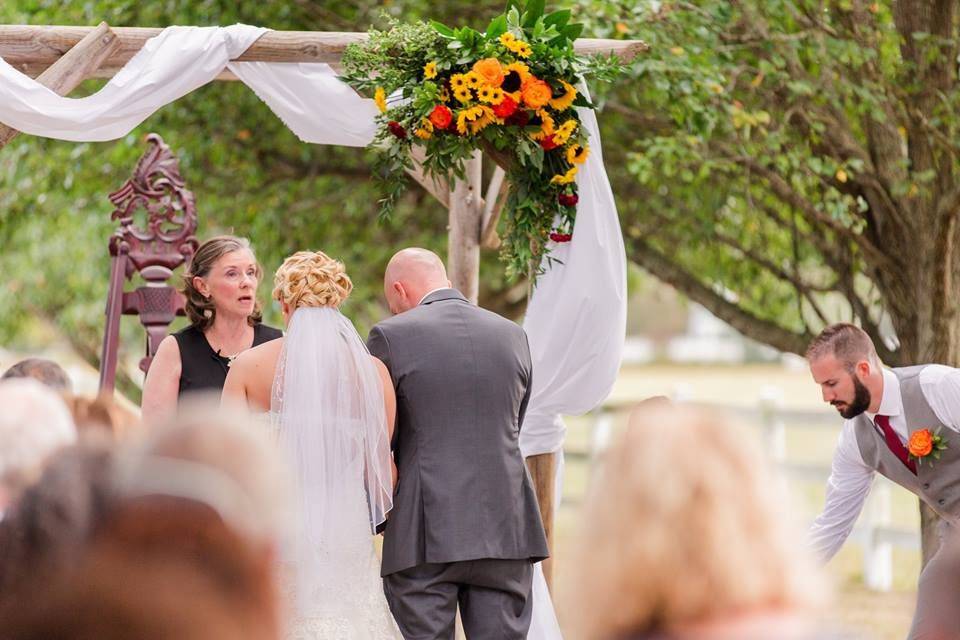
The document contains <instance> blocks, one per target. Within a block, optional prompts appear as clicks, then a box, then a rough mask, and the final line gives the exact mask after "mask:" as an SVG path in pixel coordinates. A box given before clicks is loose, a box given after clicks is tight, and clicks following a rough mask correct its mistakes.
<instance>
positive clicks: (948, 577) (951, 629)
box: [908, 520, 960, 640]
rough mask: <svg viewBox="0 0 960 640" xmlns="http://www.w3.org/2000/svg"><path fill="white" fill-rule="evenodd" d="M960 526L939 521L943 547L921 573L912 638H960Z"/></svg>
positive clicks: (945, 639)
mask: <svg viewBox="0 0 960 640" xmlns="http://www.w3.org/2000/svg"><path fill="white" fill-rule="evenodd" d="M958 527H960V525H958V524H950V523H948V522H947V521H945V520H941V522H940V529H939V533H940V548H939V549H937V552H936V553H935V554H933V557H932V558H930V561H929V562H927V566H926V567H924V568H923V571H922V572H921V573H920V583H919V584H918V585H917V610H916V613H914V616H913V626H912V627H911V628H910V635H909V636H908V639H909V640H957V639H960V528H958Z"/></svg>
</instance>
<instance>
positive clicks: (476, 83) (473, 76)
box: [463, 71, 484, 89]
mask: <svg viewBox="0 0 960 640" xmlns="http://www.w3.org/2000/svg"><path fill="white" fill-rule="evenodd" d="M463 75H464V78H466V80H467V86H468V87H470V88H471V89H479V88H480V87H482V86H483V84H484V82H483V76H481V75H480V74H479V73H477V72H476V71H467V72H466V73H465V74H463Z"/></svg>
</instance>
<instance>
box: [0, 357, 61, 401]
mask: <svg viewBox="0 0 960 640" xmlns="http://www.w3.org/2000/svg"><path fill="white" fill-rule="evenodd" d="M8 378H33V379H34V380H37V381H38V382H41V383H43V384H45V385H47V386H48V387H50V388H51V389H53V390H55V391H59V392H60V393H70V390H71V389H72V387H73V385H72V384H71V383H70V377H69V376H68V375H67V372H66V371H64V370H63V367H61V366H60V365H58V364H57V363H56V362H54V361H53V360H47V359H46V358H27V359H26V360H21V361H20V362H18V363H16V364H15V365H13V366H12V367H10V368H9V369H7V370H6V371H5V372H4V373H3V376H0V380H6V379H8Z"/></svg>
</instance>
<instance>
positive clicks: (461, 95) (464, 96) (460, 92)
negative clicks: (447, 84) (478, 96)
mask: <svg viewBox="0 0 960 640" xmlns="http://www.w3.org/2000/svg"><path fill="white" fill-rule="evenodd" d="M453 97H454V98H456V99H457V101H458V102H463V103H467V102H470V101H471V100H473V94H472V93H470V89H467V88H466V87H464V88H463V89H454V90H453Z"/></svg>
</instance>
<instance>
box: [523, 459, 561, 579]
mask: <svg viewBox="0 0 960 640" xmlns="http://www.w3.org/2000/svg"><path fill="white" fill-rule="evenodd" d="M527 469H529V470H530V477H531V479H532V480H533V489H534V491H536V493H537V502H538V503H539V504H540V517H541V518H542V519H543V529H544V531H546V533H547V548H549V549H550V558H548V559H546V560H544V561H543V577H544V579H545V580H546V581H547V587H549V588H550V590H551V591H552V590H553V520H554V513H553V505H554V504H556V495H555V494H556V486H557V454H555V453H541V454H539V455H535V456H529V457H528V458H527Z"/></svg>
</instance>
